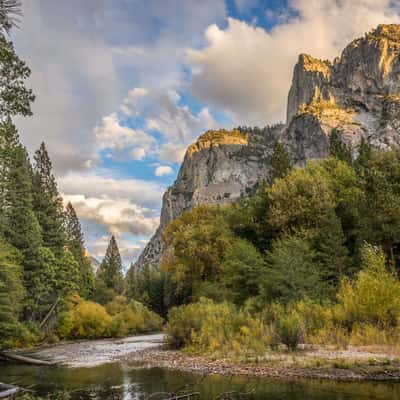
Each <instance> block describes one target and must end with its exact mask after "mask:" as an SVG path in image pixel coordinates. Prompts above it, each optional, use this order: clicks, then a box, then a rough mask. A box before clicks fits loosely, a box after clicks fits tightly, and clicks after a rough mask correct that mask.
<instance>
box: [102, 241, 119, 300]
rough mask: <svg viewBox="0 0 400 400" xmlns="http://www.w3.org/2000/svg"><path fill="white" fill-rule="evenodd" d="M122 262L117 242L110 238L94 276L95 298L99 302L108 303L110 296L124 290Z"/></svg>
mask: <svg viewBox="0 0 400 400" xmlns="http://www.w3.org/2000/svg"><path fill="white" fill-rule="evenodd" d="M123 283H124V279H123V274H122V261H121V256H120V254H119V250H118V245H117V241H116V240H115V237H114V236H111V239H110V243H109V245H108V247H107V251H106V254H105V256H104V259H103V261H102V263H101V264H100V267H99V270H98V272H97V276H96V291H95V296H96V298H97V299H98V300H99V301H100V302H107V300H108V301H110V300H111V299H112V298H110V297H112V295H117V294H122V292H123V290H124V284H123Z"/></svg>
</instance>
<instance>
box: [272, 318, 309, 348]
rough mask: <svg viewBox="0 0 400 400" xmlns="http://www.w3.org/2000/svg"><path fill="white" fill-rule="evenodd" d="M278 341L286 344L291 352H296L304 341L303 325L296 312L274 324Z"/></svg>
mask: <svg viewBox="0 0 400 400" xmlns="http://www.w3.org/2000/svg"><path fill="white" fill-rule="evenodd" d="M274 332H275V335H276V339H277V341H279V342H280V343H283V344H285V345H286V346H287V347H288V349H289V350H292V351H294V350H296V349H297V347H298V345H299V344H300V343H301V341H302V339H303V325H302V321H301V319H300V317H299V315H298V314H297V313H296V312H291V313H288V314H287V315H286V316H282V317H281V318H280V319H278V320H277V321H276V322H275V324H274Z"/></svg>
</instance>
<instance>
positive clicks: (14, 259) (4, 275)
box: [0, 240, 24, 349]
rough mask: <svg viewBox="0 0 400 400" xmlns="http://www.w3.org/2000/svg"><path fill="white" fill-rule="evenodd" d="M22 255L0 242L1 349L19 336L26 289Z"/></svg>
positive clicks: (2, 241)
mask: <svg viewBox="0 0 400 400" xmlns="http://www.w3.org/2000/svg"><path fill="white" fill-rule="evenodd" d="M21 258H22V257H21V255H20V254H19V253H18V251H17V250H16V249H15V248H13V247H12V246H11V245H9V244H7V243H6V242H5V241H4V240H0V349H1V348H2V347H6V346H7V342H8V341H12V339H13V338H15V337H16V336H17V335H18V331H19V329H20V324H19V322H18V314H19V312H20V310H21V306H22V299H23V296H24V287H23V285H22V268H21V265H20V262H21Z"/></svg>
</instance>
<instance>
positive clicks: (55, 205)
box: [32, 143, 65, 257]
mask: <svg viewBox="0 0 400 400" xmlns="http://www.w3.org/2000/svg"><path fill="white" fill-rule="evenodd" d="M32 181H33V207H34V211H35V214H36V217H37V219H38V222H39V224H40V227H41V229H42V237H43V244H44V246H46V247H49V248H50V249H51V250H52V251H53V252H54V254H55V255H56V256H58V257H61V255H62V252H63V247H64V243H65V234H64V224H63V222H64V215H63V206H62V199H61V197H60V195H59V193H58V189H57V183H56V180H55V178H54V175H53V172H52V164H51V161H50V158H49V155H48V153H47V150H46V146H45V144H44V143H42V144H41V145H40V148H39V150H37V151H36V153H35V156H34V166H33V176H32Z"/></svg>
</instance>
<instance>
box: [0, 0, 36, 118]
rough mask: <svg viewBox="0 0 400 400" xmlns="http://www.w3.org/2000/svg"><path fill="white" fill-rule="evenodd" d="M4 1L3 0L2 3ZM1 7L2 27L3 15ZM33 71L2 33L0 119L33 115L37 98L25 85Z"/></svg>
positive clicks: (0, 45) (2, 26) (0, 49)
mask: <svg viewBox="0 0 400 400" xmlns="http://www.w3.org/2000/svg"><path fill="white" fill-rule="evenodd" d="M2 3H3V1H2V2H1V4H2ZM1 14H2V13H1V7H0V29H1V28H3V29H4V23H3V25H2V22H1V20H2V15H1ZM30 73H31V71H30V69H29V68H28V67H27V66H26V64H25V63H24V61H22V60H21V59H20V58H19V57H18V56H17V54H16V53H15V51H14V46H13V44H12V42H10V41H8V40H7V39H6V37H5V36H4V34H3V33H0V119H1V120H3V121H4V120H5V119H6V118H7V117H9V116H12V115H23V116H27V115H31V114H32V112H31V106H30V104H31V102H32V101H33V100H34V99H35V96H34V95H33V93H32V90H31V89H27V88H26V87H25V85H24V81H25V79H27V78H28V77H29V75H30Z"/></svg>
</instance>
